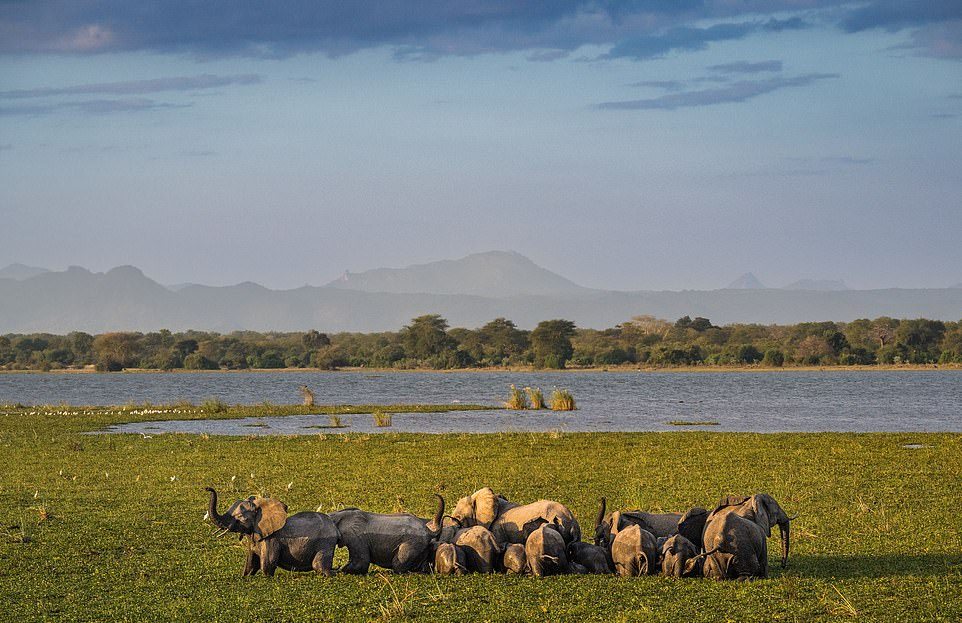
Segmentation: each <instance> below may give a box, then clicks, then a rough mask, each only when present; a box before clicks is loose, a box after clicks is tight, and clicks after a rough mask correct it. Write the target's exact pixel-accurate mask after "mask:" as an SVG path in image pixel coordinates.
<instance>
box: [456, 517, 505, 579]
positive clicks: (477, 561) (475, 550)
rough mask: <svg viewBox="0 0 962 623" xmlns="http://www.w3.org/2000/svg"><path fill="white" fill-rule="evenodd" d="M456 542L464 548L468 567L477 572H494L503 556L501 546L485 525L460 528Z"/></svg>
mask: <svg viewBox="0 0 962 623" xmlns="http://www.w3.org/2000/svg"><path fill="white" fill-rule="evenodd" d="M454 544H455V545H457V546H458V547H460V548H461V549H463V550H464V555H465V558H466V559H467V565H468V569H469V570H471V571H473V572H475V573H494V572H495V570H496V569H497V563H498V560H499V558H500V557H501V547H500V546H499V545H498V542H497V541H496V540H495V539H494V535H493V534H491V531H490V530H488V529H487V528H485V527H484V526H472V527H470V528H464V529H463V530H458V532H457V534H455V535H454Z"/></svg>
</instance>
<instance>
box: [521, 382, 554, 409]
mask: <svg viewBox="0 0 962 623" xmlns="http://www.w3.org/2000/svg"><path fill="white" fill-rule="evenodd" d="M524 393H525V394H527V395H528V403H529V405H530V406H529V407H528V408H529V409H534V410H536V411H537V410H539V409H547V408H548V407H547V405H545V403H544V394H543V393H542V392H541V388H540V387H525V388H524Z"/></svg>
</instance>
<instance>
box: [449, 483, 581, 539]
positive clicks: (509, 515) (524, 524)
mask: <svg viewBox="0 0 962 623" xmlns="http://www.w3.org/2000/svg"><path fill="white" fill-rule="evenodd" d="M451 516H452V517H453V518H455V519H456V520H457V521H458V522H459V523H460V524H461V525H463V526H466V527H470V526H478V525H480V526H484V527H485V528H488V529H489V530H491V532H492V533H493V534H494V536H495V538H496V539H497V540H498V542H499V543H518V544H523V543H525V542H526V541H527V538H528V536H529V535H530V534H531V532H532V531H534V529H536V528H537V527H538V525H539V524H541V523H544V522H547V523H549V524H555V525H556V527H557V529H558V530H559V531H560V534H561V536H562V537H563V538H564V540H565V543H570V542H571V541H580V540H581V526H579V525H578V520H577V519H575V516H574V513H572V512H571V510H570V509H568V507H566V506H565V505H564V504H561V503H559V502H555V501H553V500H538V501H537V502H532V503H530V504H523V505H519V504H515V503H514V502H509V501H508V500H507V499H506V498H505V497H504V496H502V495H498V494H496V493H495V492H494V491H493V490H492V489H491V488H490V487H484V488H483V489H478V490H477V491H475V492H474V493H472V494H471V495H468V496H465V497H463V498H461V499H460V500H458V503H457V505H456V506H455V507H454V512H453V513H451Z"/></svg>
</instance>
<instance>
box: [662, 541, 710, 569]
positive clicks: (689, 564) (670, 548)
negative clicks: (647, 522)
mask: <svg viewBox="0 0 962 623" xmlns="http://www.w3.org/2000/svg"><path fill="white" fill-rule="evenodd" d="M659 540H660V539H659ZM714 553H715V550H712V551H710V552H706V553H703V554H699V553H698V548H697V547H696V546H695V544H694V543H692V542H691V541H689V540H688V539H686V538H685V537H684V536H682V535H680V534H676V535H675V536H673V537H669V538H668V539H665V542H664V543H663V544H662V546H661V573H662V575H666V576H669V577H674V578H695V577H701V575H702V569H703V566H704V563H705V557H706V556H708V555H710V554H714Z"/></svg>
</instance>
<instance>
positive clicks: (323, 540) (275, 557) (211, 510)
mask: <svg viewBox="0 0 962 623" xmlns="http://www.w3.org/2000/svg"><path fill="white" fill-rule="evenodd" d="M207 491H209V492H210V503H209V506H208V510H207V512H208V514H209V515H210V519H211V521H213V522H214V525H216V526H217V527H218V528H220V529H221V530H223V531H224V532H225V533H226V532H235V533H238V534H240V536H241V538H242V539H245V540H246V543H247V562H246V563H245V565H244V575H254V574H255V573H257V571H258V570H260V571H263V572H264V575H266V576H272V575H274V571H275V570H276V569H277V568H278V567H280V568H281V569H287V570H288V571H311V570H313V571H316V572H317V573H320V574H321V575H325V576H330V575H331V574H332V571H331V566H332V564H333V562H334V548H335V547H336V546H337V540H338V536H339V533H338V531H337V527H336V526H335V525H334V522H333V521H331V518H330V517H328V516H327V515H325V514H324V513H297V514H296V515H291V516H290V517H288V516H287V505H285V504H284V503H283V502H281V501H280V500H275V499H272V498H262V497H255V496H251V497H249V498H247V499H246V500H238V501H236V502H234V503H233V504H232V505H231V507H230V508H229V509H228V510H227V512H226V513H224V514H223V515H221V514H220V513H218V512H217V492H216V491H214V490H213V489H212V488H210V487H207Z"/></svg>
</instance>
